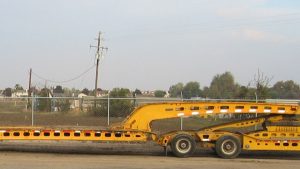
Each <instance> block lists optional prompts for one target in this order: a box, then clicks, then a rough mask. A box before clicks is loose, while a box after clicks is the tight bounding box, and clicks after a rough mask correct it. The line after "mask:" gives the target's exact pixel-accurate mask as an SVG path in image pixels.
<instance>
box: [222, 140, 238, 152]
mask: <svg viewBox="0 0 300 169" xmlns="http://www.w3.org/2000/svg"><path fill="white" fill-rule="evenodd" d="M221 148H222V151H223V153H224V154H227V155H232V154H234V153H235V152H236V151H237V145H236V143H235V142H234V141H232V140H225V141H224V142H223V143H222V145H221Z"/></svg>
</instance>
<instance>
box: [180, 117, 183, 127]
mask: <svg viewBox="0 0 300 169" xmlns="http://www.w3.org/2000/svg"><path fill="white" fill-rule="evenodd" d="M180 130H183V118H182V116H181V117H180Z"/></svg>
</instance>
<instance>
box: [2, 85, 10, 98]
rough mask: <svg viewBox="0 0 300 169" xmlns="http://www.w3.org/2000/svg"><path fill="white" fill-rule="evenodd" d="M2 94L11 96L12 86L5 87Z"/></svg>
mask: <svg viewBox="0 0 300 169" xmlns="http://www.w3.org/2000/svg"><path fill="white" fill-rule="evenodd" d="M3 94H4V96H6V97H11V96H12V88H9V87H8V88H5V89H4V91H3Z"/></svg>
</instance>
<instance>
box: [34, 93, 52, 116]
mask: <svg viewBox="0 0 300 169" xmlns="http://www.w3.org/2000/svg"><path fill="white" fill-rule="evenodd" d="M49 93H50V89H47V88H43V89H42V90H41V91H40V92H39V93H38V96H39V97H42V98H38V99H37V108H38V110H39V111H46V112H50V111H51V100H50V98H47V97H49Z"/></svg>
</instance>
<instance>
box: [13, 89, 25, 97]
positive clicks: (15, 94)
mask: <svg viewBox="0 0 300 169" xmlns="http://www.w3.org/2000/svg"><path fill="white" fill-rule="evenodd" d="M11 97H28V90H18V91H15V92H13V93H12V95H11Z"/></svg>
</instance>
